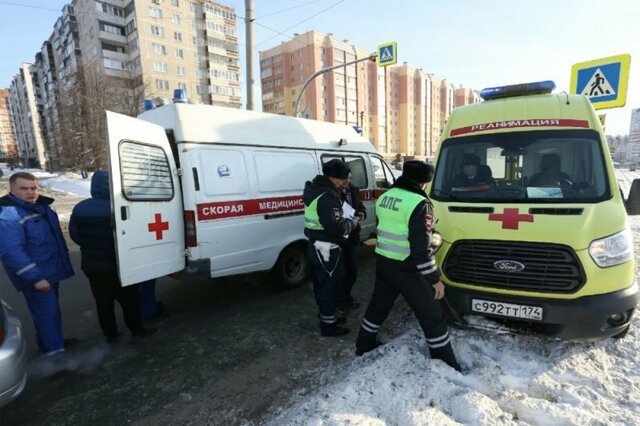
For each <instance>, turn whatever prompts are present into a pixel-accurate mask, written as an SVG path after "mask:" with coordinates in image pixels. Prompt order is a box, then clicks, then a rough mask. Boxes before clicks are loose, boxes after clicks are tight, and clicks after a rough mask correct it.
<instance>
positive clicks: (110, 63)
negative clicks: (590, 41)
mask: <svg viewBox="0 0 640 426" xmlns="http://www.w3.org/2000/svg"><path fill="white" fill-rule="evenodd" d="M103 64H104V67H105V68H109V69H112V70H123V69H125V64H124V62H122V61H119V60H117V59H111V58H104V59H103Z"/></svg>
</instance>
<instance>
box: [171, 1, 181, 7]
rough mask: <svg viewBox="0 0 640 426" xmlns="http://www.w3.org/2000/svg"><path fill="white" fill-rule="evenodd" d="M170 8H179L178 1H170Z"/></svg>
mask: <svg viewBox="0 0 640 426" xmlns="http://www.w3.org/2000/svg"><path fill="white" fill-rule="evenodd" d="M171 6H175V7H180V0H171Z"/></svg>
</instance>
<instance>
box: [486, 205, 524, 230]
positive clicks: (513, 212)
mask: <svg viewBox="0 0 640 426" xmlns="http://www.w3.org/2000/svg"><path fill="white" fill-rule="evenodd" d="M489 220H493V221H497V222H502V229H518V227H519V225H520V222H533V215H532V214H520V211H519V210H518V209H509V208H505V209H504V211H503V212H502V213H501V214H498V213H491V214H490V215H489Z"/></svg>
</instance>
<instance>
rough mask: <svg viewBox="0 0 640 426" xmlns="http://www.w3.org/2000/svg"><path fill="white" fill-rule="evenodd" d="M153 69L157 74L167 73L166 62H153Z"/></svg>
mask: <svg viewBox="0 0 640 426" xmlns="http://www.w3.org/2000/svg"><path fill="white" fill-rule="evenodd" d="M153 69H154V70H155V71H157V72H167V63H166V62H154V63H153Z"/></svg>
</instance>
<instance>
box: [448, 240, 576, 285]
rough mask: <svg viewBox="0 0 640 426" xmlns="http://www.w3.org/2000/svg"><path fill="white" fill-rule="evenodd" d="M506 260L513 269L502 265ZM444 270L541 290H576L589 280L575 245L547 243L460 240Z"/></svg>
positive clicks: (473, 280) (469, 279) (472, 279)
mask: <svg viewBox="0 0 640 426" xmlns="http://www.w3.org/2000/svg"><path fill="white" fill-rule="evenodd" d="M496 262H498V265H496ZM504 264H508V265H509V268H508V269H511V272H505V271H504V270H501V269H499V268H498V266H500V265H504ZM514 265H515V266H514ZM521 266H524V269H522V270H519V271H518V270H517V269H521ZM514 269H515V270H514ZM443 271H444V273H445V274H446V276H447V277H448V278H449V279H450V280H452V281H455V282H458V283H462V284H471V285H477V286H482V287H494V288H504V289H510V290H524V291H533V292H541V293H573V292H575V291H577V290H578V289H579V288H581V287H582V286H583V285H584V283H585V281H586V278H585V274H584V271H583V269H582V265H581V264H580V261H579V259H578V257H577V256H576V254H575V252H574V251H573V249H571V248H570V247H567V246H564V245H560V244H546V243H521V242H511V241H487V240H467V241H460V242H458V243H456V244H454V245H453V247H452V248H451V250H449V253H447V256H446V258H445V261H444V267H443Z"/></svg>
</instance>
